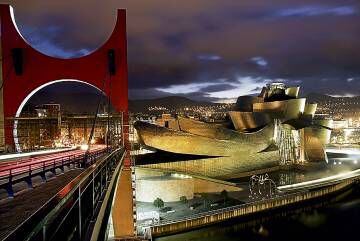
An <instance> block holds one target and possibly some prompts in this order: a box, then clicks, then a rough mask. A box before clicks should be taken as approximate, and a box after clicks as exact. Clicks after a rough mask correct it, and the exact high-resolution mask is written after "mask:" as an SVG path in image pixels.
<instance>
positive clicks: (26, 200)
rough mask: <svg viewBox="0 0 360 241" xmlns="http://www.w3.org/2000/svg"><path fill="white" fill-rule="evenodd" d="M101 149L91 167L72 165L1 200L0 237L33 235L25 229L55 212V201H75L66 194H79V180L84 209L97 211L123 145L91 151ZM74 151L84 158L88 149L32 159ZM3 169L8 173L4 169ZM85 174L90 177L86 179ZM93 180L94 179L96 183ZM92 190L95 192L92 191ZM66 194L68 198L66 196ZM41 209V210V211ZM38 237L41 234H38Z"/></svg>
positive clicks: (69, 154)
mask: <svg viewBox="0 0 360 241" xmlns="http://www.w3.org/2000/svg"><path fill="white" fill-rule="evenodd" d="M119 150H120V151H119ZM99 151H100V153H102V155H101V156H99V157H97V158H96V160H95V159H94V160H93V161H92V162H91V163H89V164H91V165H89V167H88V168H85V169H84V168H75V169H70V170H69V171H67V172H66V173H64V174H61V175H58V176H57V177H56V178H52V179H50V180H49V181H48V182H46V183H43V184H41V185H38V186H36V187H35V188H33V189H32V190H29V191H25V192H20V193H17V195H16V196H15V197H14V198H13V199H3V200H0V240H3V239H4V238H5V237H7V238H6V240H8V239H9V240H22V239H23V238H24V239H25V237H26V236H27V235H29V234H28V233H25V230H26V231H28V228H29V227H32V225H37V224H39V223H41V222H39V220H38V219H39V218H40V219H41V218H44V217H45V216H46V215H48V214H49V213H50V212H52V210H57V209H56V208H54V206H53V205H55V204H54V203H56V202H65V200H68V201H67V202H70V203H71V202H72V200H73V199H72V198H69V197H67V198H65V196H68V195H70V197H71V195H72V196H73V198H76V195H77V194H78V192H77V191H76V192H73V191H72V188H73V187H74V185H75V183H79V182H80V183H82V184H77V185H80V186H81V189H79V192H80V191H81V193H82V195H81V196H82V198H81V199H82V200H81V206H82V208H83V209H84V210H83V212H84V214H85V213H86V214H89V213H90V214H95V213H94V212H95V209H98V206H99V205H98V203H101V200H102V198H101V197H102V196H103V194H104V192H105V191H106V186H107V185H108V181H109V180H110V177H111V175H110V174H111V170H114V167H115V166H114V165H115V164H116V162H117V161H116V160H119V158H116V157H118V156H119V154H121V153H122V150H121V149H117V150H115V151H113V152H107V149H106V148H105V146H96V147H94V148H93V149H92V151H91V153H92V154H94V153H98V152H99ZM74 155H75V156H77V155H79V157H81V159H83V157H84V155H85V151H82V150H76V151H75V150H74V151H69V152H67V153H62V154H58V155H46V156H42V157H39V158H35V160H32V163H31V164H32V165H37V164H38V163H39V162H40V163H41V162H44V161H48V160H50V159H52V158H53V157H56V159H57V157H69V156H70V157H73V156H74ZM51 157H52V158H51ZM114 157H115V158H114ZM109 158H110V159H109ZM26 163H27V162H25V164H26ZM23 164H24V163H23V162H22V161H21V162H19V164H14V163H13V164H12V165H11V166H13V167H14V166H15V167H16V168H19V167H22V166H23ZM8 167H9V165H1V166H0V170H3V169H6V168H8ZM1 173H4V171H2V172H1ZM84 177H86V178H87V179H84ZM91 182H92V183H93V184H92V185H91ZM75 186H76V185H75ZM80 186H79V187H80ZM91 187H92V188H91ZM91 192H92V194H91V195H90V193H91ZM89 195H90V196H92V198H89ZM77 197H78V196H77ZM63 198H64V201H63V200H62V199H63ZM89 199H90V200H89ZM54 200H55V201H54ZM91 200H92V201H91ZM79 201H80V199H79ZM75 203H78V202H75ZM89 204H90V206H91V204H92V205H93V207H92V209H93V211H91V212H89V210H88V206H89ZM64 206H67V204H66V205H65V204H64ZM67 207H68V206H67ZM44 210H45V211H44ZM60 210H61V209H60ZM66 210H68V209H66ZM69 210H72V209H69ZM86 210H87V211H86ZM58 211H59V210H58ZM39 213H41V215H40V214H39ZM65 216H66V215H65ZM70 216H71V215H70ZM72 218H73V217H72V216H71V217H70V219H69V220H72ZM33 219H34V220H33ZM35 219H36V221H35ZM64 220H65V219H64ZM84 222H85V221H84ZM56 225H59V224H56ZM83 228H86V227H83ZM15 229H16V230H22V231H19V232H20V233H19V232H18V231H16V232H14V230H15ZM82 231H83V230H82ZM22 232H24V234H21V233H22ZM10 233H11V235H10ZM8 235H10V236H8ZM22 235H23V236H22ZM15 236H16V237H15ZM13 237H15V238H13ZM19 237H20V239H19ZM35 240H37V241H38V239H37V238H35Z"/></svg>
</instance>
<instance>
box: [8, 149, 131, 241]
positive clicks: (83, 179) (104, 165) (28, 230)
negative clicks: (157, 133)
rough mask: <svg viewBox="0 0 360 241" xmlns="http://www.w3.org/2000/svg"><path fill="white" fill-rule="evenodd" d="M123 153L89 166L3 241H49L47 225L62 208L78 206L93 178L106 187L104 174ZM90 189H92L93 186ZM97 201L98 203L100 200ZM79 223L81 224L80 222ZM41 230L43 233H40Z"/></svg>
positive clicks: (116, 151)
mask: <svg viewBox="0 0 360 241" xmlns="http://www.w3.org/2000/svg"><path fill="white" fill-rule="evenodd" d="M123 152H124V148H118V149H116V150H114V151H113V152H112V153H111V154H109V156H108V157H107V158H105V159H103V160H101V161H98V162H96V163H94V164H92V165H91V166H89V167H88V168H87V169H85V171H84V172H82V173H81V174H79V175H78V176H77V177H76V178H74V179H73V180H72V181H71V182H70V183H68V184H67V185H66V186H65V187H64V188H62V189H61V190H60V191H59V192H58V193H57V194H55V195H54V196H53V197H52V198H51V199H49V200H48V201H47V202H46V203H45V204H44V205H42V206H41V207H40V208H39V209H38V210H37V211H36V212H34V213H33V214H32V215H31V216H30V217H29V218H27V219H26V220H25V221H23V222H22V223H21V224H20V225H18V226H17V228H16V229H15V230H13V231H12V232H11V233H10V234H9V235H7V236H6V237H5V239H4V240H6V241H10V240H14V241H15V240H16V241H18V240H36V241H38V240H49V236H48V235H51V234H49V233H47V234H46V232H45V229H46V228H49V226H48V225H50V224H51V221H53V220H54V219H56V218H59V215H60V216H61V214H63V213H62V211H63V210H64V208H65V211H68V212H71V209H72V208H68V204H72V205H75V204H76V203H79V204H80V202H81V199H80V198H81V196H82V195H84V192H85V191H87V190H89V189H87V188H90V186H89V184H88V182H91V181H93V182H94V180H95V179H94V177H95V178H96V177H99V178H100V180H101V183H103V179H105V184H104V185H105V186H106V184H107V180H106V175H104V172H107V171H108V170H109V168H112V165H111V164H113V161H114V159H116V160H115V162H114V163H116V162H118V161H120V160H117V159H118V158H117V156H118V155H119V153H123ZM92 187H93V188H94V185H93V186H92ZM105 189H106V187H105V188H102V190H101V193H100V197H101V196H102V194H103V192H104V190H105ZM77 191H78V192H77ZM93 191H94V189H93ZM93 195H94V193H93ZM87 201H88V200H87ZM98 201H100V199H99V200H98ZM79 208H81V207H80V205H79ZM94 208H96V206H94V203H93V211H92V212H94ZM68 209H69V210H68ZM67 217H68V216H67V215H65V216H64V217H63V219H62V222H63V221H64V220H65V219H66V218H67ZM80 218H81V217H80ZM79 222H81V220H80V221H79ZM56 225H59V226H60V224H57V223H56ZM80 226H81V225H80ZM69 228H73V227H69ZM80 228H81V227H80ZM42 229H43V232H41V230H42ZM55 231H57V230H55ZM43 235H47V236H43ZM39 237H40V238H39Z"/></svg>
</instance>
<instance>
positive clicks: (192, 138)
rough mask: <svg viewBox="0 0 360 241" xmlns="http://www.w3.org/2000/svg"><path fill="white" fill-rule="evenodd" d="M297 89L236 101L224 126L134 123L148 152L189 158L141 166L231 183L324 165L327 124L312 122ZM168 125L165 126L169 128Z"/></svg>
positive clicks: (311, 107) (278, 86) (273, 89)
mask: <svg viewBox="0 0 360 241" xmlns="http://www.w3.org/2000/svg"><path fill="white" fill-rule="evenodd" d="M299 89H300V88H299V87H287V86H285V85H284V84H283V83H273V84H270V85H267V86H266V87H264V88H263V89H262V91H261V93H260V94H259V95H258V96H240V97H239V98H238V100H237V103H236V104H235V106H234V108H233V110H232V111H229V112H228V114H229V116H230V118H229V120H228V121H223V122H221V123H209V122H203V121H198V120H195V119H191V118H186V117H181V116H178V117H177V118H174V117H171V116H170V115H164V116H162V118H161V119H160V120H159V121H158V122H157V124H158V125H156V124H150V123H146V122H141V121H137V122H136V123H135V124H134V127H135V129H136V130H137V133H138V136H139V142H140V143H141V144H143V145H144V146H148V147H150V148H151V149H158V150H161V151H165V152H170V153H173V154H186V155H192V156H194V158H193V159H192V160H186V161H184V160H182V161H178V162H170V163H158V164H149V165H146V166H148V167H151V168H156V169H165V170H168V171H175V172H176V171H178V172H183V173H190V174H194V175H203V176H209V177H214V178H224V179H226V178H231V177H234V175H238V174H239V173H244V172H252V171H254V170H261V169H268V168H272V167H276V166H279V165H292V164H302V163H309V162H312V163H314V162H323V161H327V157H326V153H325V151H324V147H323V146H324V145H325V144H327V143H329V142H330V133H331V124H332V123H331V121H327V120H315V119H314V115H315V111H316V107H317V106H316V104H315V103H306V99H305V98H299V96H298V94H299ZM170 123H171V125H170Z"/></svg>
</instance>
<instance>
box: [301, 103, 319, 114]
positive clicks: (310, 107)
mask: <svg viewBox="0 0 360 241" xmlns="http://www.w3.org/2000/svg"><path fill="white" fill-rule="evenodd" d="M316 108H317V104H316V103H306V105H305V110H304V115H311V116H312V117H314V115H315V112H316Z"/></svg>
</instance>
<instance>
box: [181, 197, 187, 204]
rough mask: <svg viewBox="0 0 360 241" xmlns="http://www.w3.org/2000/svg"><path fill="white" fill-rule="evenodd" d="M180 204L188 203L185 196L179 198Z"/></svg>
mask: <svg viewBox="0 0 360 241" xmlns="http://www.w3.org/2000/svg"><path fill="white" fill-rule="evenodd" d="M180 202H182V203H187V202H188V199H187V197H186V196H181V197H180Z"/></svg>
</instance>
